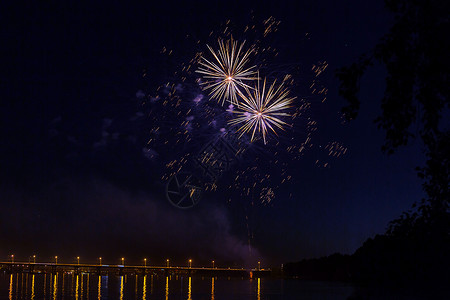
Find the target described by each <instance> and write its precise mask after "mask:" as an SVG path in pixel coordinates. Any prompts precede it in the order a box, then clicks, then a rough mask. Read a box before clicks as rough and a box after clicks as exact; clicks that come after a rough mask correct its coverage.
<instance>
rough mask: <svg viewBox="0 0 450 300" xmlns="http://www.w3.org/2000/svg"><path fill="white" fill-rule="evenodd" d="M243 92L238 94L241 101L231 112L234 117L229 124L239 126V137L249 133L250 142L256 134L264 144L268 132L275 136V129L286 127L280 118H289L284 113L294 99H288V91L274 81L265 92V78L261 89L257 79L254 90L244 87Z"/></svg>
mask: <svg viewBox="0 0 450 300" xmlns="http://www.w3.org/2000/svg"><path fill="white" fill-rule="evenodd" d="M267 85H268V84H267ZM245 92H246V93H245V94H244V93H242V94H240V98H241V101H239V103H238V106H237V109H236V110H233V111H232V112H233V113H234V114H235V117H234V118H233V119H231V120H230V121H229V124H230V125H237V126H240V127H239V128H238V129H237V131H238V132H240V133H241V136H242V135H243V134H244V133H246V132H251V133H252V137H251V141H253V140H254V139H255V136H256V134H258V135H259V134H261V135H262V138H263V141H264V144H266V143H267V140H266V136H267V133H268V131H269V130H270V131H272V132H274V133H275V134H276V131H275V129H276V128H278V129H280V130H283V126H286V125H287V123H286V122H284V121H283V120H281V119H280V117H288V116H290V114H288V113H287V112H285V111H286V110H287V109H289V108H290V107H291V103H292V101H293V100H294V99H295V97H289V91H288V89H287V88H286V87H285V86H284V83H283V82H282V83H281V84H279V85H278V86H277V85H276V81H274V82H273V83H272V84H271V85H270V86H269V88H268V89H267V90H266V78H264V81H263V84H262V87H261V86H260V80H259V79H258V83H257V85H256V87H255V88H254V89H249V88H248V87H245Z"/></svg>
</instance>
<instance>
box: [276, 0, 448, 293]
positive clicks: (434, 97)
mask: <svg viewBox="0 0 450 300" xmlns="http://www.w3.org/2000/svg"><path fill="white" fill-rule="evenodd" d="M385 3H386V8H387V9H388V10H389V11H391V12H392V13H393V14H394V15H395V22H394V24H393V26H392V27H391V29H390V31H389V32H388V33H387V34H386V35H385V36H383V37H382V39H381V40H380V42H379V43H378V44H377V45H375V47H374V48H373V49H372V50H371V51H370V52H368V53H365V54H363V55H362V56H361V57H360V58H359V60H358V61H357V62H355V63H353V64H352V65H350V66H348V67H343V68H341V69H339V70H338V71H337V74H336V75H337V77H338V79H339V80H340V83H341V85H340V89H339V93H340V95H341V96H343V97H344V98H345V99H346V100H347V102H348V106H346V107H345V108H344V109H343V112H344V114H345V115H346V117H347V119H348V120H352V119H354V118H355V117H357V114H358V111H359V107H360V103H361V101H360V99H359V98H358V92H359V88H360V80H361V77H362V76H363V75H364V73H365V72H366V70H367V69H368V68H369V67H370V66H372V65H373V64H375V63H379V64H382V65H384V66H385V67H386V71H387V77H386V89H385V91H384V97H383V99H381V115H380V116H379V117H378V118H377V119H376V120H375V123H376V124H377V125H378V127H379V128H381V129H383V130H384V131H385V133H386V138H385V143H384V145H383V146H382V150H383V151H384V152H385V153H387V154H390V153H393V152H395V151H397V149H398V148H399V147H401V146H405V145H407V144H408V143H409V141H410V140H413V139H420V140H421V144H422V145H423V147H424V155H425V157H426V163H425V166H420V167H417V168H416V170H417V171H418V176H419V177H420V178H422V179H423V188H424V191H425V192H426V194H427V197H426V198H425V199H423V200H422V201H420V202H419V203H415V204H414V205H413V207H412V209H411V210H408V211H407V212H405V213H403V214H402V215H401V216H400V218H398V219H396V220H394V221H392V222H391V223H390V224H389V226H388V229H387V231H386V233H385V234H382V235H377V236H376V237H375V238H373V239H368V240H367V241H366V242H365V243H364V244H363V245H362V246H361V247H360V248H359V249H358V250H356V252H355V253H353V254H352V255H340V254H334V255H331V256H328V257H323V258H319V259H307V260H302V261H300V262H297V263H288V264H286V265H285V269H284V271H285V274H286V275H288V276H297V277H300V278H304V279H314V280H341V281H351V282H354V283H359V284H370V283H375V284H382V285H385V286H392V287H399V286H405V285H409V286H413V285H415V284H417V285H418V286H424V285H434V286H439V285H441V287H446V286H447V285H448V283H449V282H450V209H449V207H450V205H449V203H450V127H449V126H450V123H449V120H450V89H449V87H450V85H449V79H450V74H449V73H450V56H449V55H448V54H449V53H450V42H449V40H448V33H449V32H450V18H449V16H448V12H449V11H450V1H439V0H429V1H418V0H385ZM361 100H364V99H361Z"/></svg>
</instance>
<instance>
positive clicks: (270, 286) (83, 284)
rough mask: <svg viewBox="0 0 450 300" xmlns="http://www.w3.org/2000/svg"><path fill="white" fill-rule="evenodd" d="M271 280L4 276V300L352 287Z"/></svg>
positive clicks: (322, 292) (321, 294)
mask: <svg viewBox="0 0 450 300" xmlns="http://www.w3.org/2000/svg"><path fill="white" fill-rule="evenodd" d="M299 282H300V281H286V280H283V279H271V278H254V279H245V278H227V277H197V276H192V277H191V276H188V275H178V276H163V275H156V274H148V275H130V274H128V275H122V276H115V275H110V276H104V275H103V276H100V275H97V274H92V273H91V274H89V273H80V274H73V273H57V274H28V273H20V274H17V273H16V274H10V275H9V274H6V273H0V299H10V300H12V299H32V300H35V299H62V298H64V299H77V300H78V299H80V300H81V299H98V300H100V299H120V300H123V299H143V300H147V299H166V300H169V299H187V300H193V299H195V300H198V299H211V300H217V299H257V300H263V299H298V298H301V299H317V298H319V299H322V298H324V299H347V298H348V296H350V295H351V294H352V292H353V287H351V286H349V285H343V284H328V285H327V284H326V283H318V284H316V285H311V284H308V283H305V282H303V283H301V284H300V287H297V285H298V283H299Z"/></svg>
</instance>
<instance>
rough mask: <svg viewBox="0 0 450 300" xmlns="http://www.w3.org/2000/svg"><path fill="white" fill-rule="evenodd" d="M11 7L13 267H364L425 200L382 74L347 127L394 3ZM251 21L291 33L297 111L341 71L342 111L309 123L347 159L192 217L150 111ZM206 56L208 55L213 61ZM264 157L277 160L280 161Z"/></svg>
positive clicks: (212, 201)
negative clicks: (145, 263) (314, 69)
mask: <svg viewBox="0 0 450 300" xmlns="http://www.w3.org/2000/svg"><path fill="white" fill-rule="evenodd" d="M165 3H166V2H165ZM286 3H287V2H286ZM2 6H3V7H1V8H0V11H1V13H0V14H1V20H2V21H3V22H2V23H4V25H3V26H1V29H0V36H1V39H2V46H1V51H2V55H1V58H2V59H1V60H2V63H1V65H2V67H1V72H0V76H1V77H0V90H1V95H2V96H1V106H0V107H1V109H0V112H1V123H0V124H1V125H0V130H1V136H2V138H1V141H0V144H1V147H0V149H1V150H0V151H1V155H0V176H1V178H0V205H1V206H0V259H3V260H6V259H7V256H8V255H9V254H15V256H16V257H17V258H18V259H20V258H22V259H23V260H26V259H27V258H28V256H29V255H33V254H37V256H38V260H39V259H41V260H50V259H51V257H53V256H55V255H58V257H60V259H61V261H72V260H73V259H74V257H75V256H80V257H82V259H85V260H86V261H95V260H96V258H97V257H99V256H102V257H104V262H108V261H109V262H111V263H116V262H119V258H120V257H126V259H127V260H128V261H130V262H135V263H139V261H140V260H141V259H142V258H143V257H147V258H148V260H149V261H153V262H155V264H163V261H164V259H165V258H170V259H171V261H173V262H174V264H180V265H181V264H185V263H186V261H187V259H189V258H192V259H193V260H194V262H195V263H197V264H202V263H204V264H206V263H207V262H209V261H210V260H212V259H215V260H216V262H217V263H218V264H223V265H231V264H236V265H242V266H246V265H251V264H254V262H255V261H258V260H261V261H262V262H263V263H264V264H269V265H279V264H281V263H284V262H287V261H296V260H300V259H302V258H308V257H319V256H323V255H329V254H332V253H335V252H341V253H347V254H351V253H353V252H354V251H355V250H356V249H357V248H358V247H359V246H361V245H362V243H363V242H364V241H365V240H366V239H367V238H369V237H373V236H374V235H375V234H377V233H383V232H384V231H385V229H386V226H387V224H388V222H389V221H390V220H392V219H394V218H396V217H398V216H399V215H400V214H401V212H402V211H404V210H407V209H409V208H410V207H411V205H412V203H413V202H415V201H418V200H420V199H421V198H422V197H423V196H424V194H423V192H422V188H421V181H420V180H419V179H418V178H417V176H416V172H415V171H414V168H415V167H416V166H418V165H421V164H422V163H423V161H424V158H423V156H422V154H421V153H422V152H421V145H420V144H419V143H418V142H416V143H413V144H412V145H410V146H408V147H405V148H401V149H399V150H398V151H397V153H395V154H394V155H390V156H388V155H386V154H383V153H382V151H381V145H382V143H383V140H384V133H383V132H382V131H381V130H378V129H377V128H376V125H375V124H374V123H373V120H374V119H375V118H376V117H377V116H378V115H379V113H380V107H379V104H380V99H381V98H382V95H383V90H384V77H385V71H384V70H383V68H382V67H381V66H375V67H374V68H373V69H371V71H370V72H368V73H367V75H366V76H365V77H364V78H363V82H362V85H361V93H360V98H361V99H362V100H363V101H362V103H363V105H362V107H361V111H360V115H359V116H358V118H357V119H356V120H355V121H352V122H350V123H343V122H342V120H341V114H340V109H341V108H342V106H344V105H345V101H344V100H343V99H342V98H340V97H339V96H338V93H337V90H338V84H339V83H338V81H337V79H336V78H335V75H334V72H335V70H336V69H337V68H339V67H342V66H345V65H348V64H350V63H351V62H353V61H355V60H356V59H357V58H358V56H359V55H360V54H362V53H364V52H365V51H368V50H370V49H371V47H373V46H374V45H375V43H376V42H377V41H378V40H379V39H380V38H381V37H382V35H383V34H384V33H385V32H387V30H388V29H389V26H390V24H391V22H392V18H391V16H390V15H389V14H388V13H387V11H386V10H385V9H384V7H383V1H374V0H371V1H347V0H346V1H339V2H336V1H330V0H328V1H325V0H323V1H308V2H306V1H298V3H297V4H295V5H294V4H285V3H284V2H280V1H273V2H269V3H264V4H263V3H262V2H258V4H255V5H252V4H249V3H248V4H242V3H239V2H236V3H233V2H229V1H220V2H214V1H210V2H206V3H200V2H199V3H197V4H193V3H189V4H187V3H186V4H178V3H176V2H174V3H166V4H162V1H161V2H155V3H153V2H152V1H148V2H147V3H146V4H140V5H131V4H125V3H119V1H109V2H108V3H106V2H105V4H89V5H82V4H75V2H74V3H73V4H71V5H70V4H64V5H63V4H58V5H54V4H52V5H50V4H39V5H38V4H29V5H26V6H21V7H8V6H6V5H5V4H2ZM251 16H253V17H254V19H253V20H254V22H255V23H262V22H263V21H264V20H266V19H268V18H269V17H271V16H273V17H274V18H275V19H276V20H278V21H281V23H280V24H279V26H278V30H277V32H275V33H274V34H273V38H272V39H271V40H270V41H269V43H270V44H272V45H273V47H276V48H277V49H278V51H279V53H280V63H279V65H280V66H281V65H283V66H285V65H287V66H289V65H296V66H300V72H298V73H296V74H297V75H298V74H300V75H298V76H297V77H295V75H294V80H295V82H296V84H297V89H293V91H292V94H293V96H297V97H298V98H302V97H307V96H308V95H306V94H302V95H300V94H296V93H297V91H299V90H302V85H306V84H307V83H306V81H307V80H308V75H306V74H308V72H307V71H309V70H310V69H311V66H312V65H313V64H315V63H316V62H317V61H326V62H327V63H328V68H327V70H326V72H324V74H322V77H321V82H322V84H323V85H324V86H326V87H327V88H328V91H329V92H328V95H327V100H326V102H325V103H324V104H323V105H322V104H321V105H314V106H313V108H312V109H311V110H310V112H309V114H310V115H311V117H312V118H314V120H316V121H317V124H318V129H317V132H316V133H315V134H314V137H313V139H314V143H315V144H317V145H319V144H324V145H325V144H326V142H327V141H339V143H341V144H342V145H345V147H346V148H348V150H347V152H346V154H345V155H342V156H341V157H339V158H338V159H334V160H333V161H332V162H330V165H329V167H327V168H321V167H318V166H317V164H316V163H315V161H316V160H317V155H318V154H317V153H316V152H315V151H316V150H314V149H316V148H312V149H311V150H310V151H309V152H307V153H306V154H305V155H304V156H302V158H301V159H300V160H299V161H297V162H296V163H295V165H294V167H293V168H294V169H295V172H291V175H292V179H291V180H290V182H288V183H286V184H284V185H282V186H281V187H280V188H279V189H278V190H277V191H276V192H275V195H276V196H275V198H274V199H273V200H272V201H271V202H270V203H268V204H265V205H260V204H254V205H252V204H251V202H252V201H253V200H254V199H253V200H251V199H246V198H245V197H237V198H236V197H234V198H233V199H232V201H228V196H227V195H226V193H213V192H212V193H208V194H205V196H204V198H203V199H202V200H201V202H200V203H199V204H198V205H197V206H195V207H194V208H192V209H190V210H179V209H177V208H174V207H173V206H171V205H170V203H169V202H168V201H167V200H166V199H165V197H164V183H163V182H162V181H161V180H158V178H160V177H161V174H160V171H161V169H160V168H159V167H158V164H161V163H162V162H161V161H156V162H155V161H152V160H150V159H148V157H146V156H145V155H144V154H143V151H142V149H143V147H145V145H146V143H147V141H148V139H149V137H150V128H153V127H154V126H155V124H154V123H152V122H154V119H152V117H151V116H150V115H149V109H148V107H147V106H145V105H143V104H142V98H146V97H150V96H151V95H154V91H155V89H156V88H157V87H158V86H159V85H161V84H164V83H165V82H167V81H168V80H169V79H168V78H169V77H170V76H171V74H172V73H173V71H174V70H175V69H176V68H177V67H178V66H179V64H180V62H183V61H189V60H190V59H191V58H192V57H193V56H194V55H195V51H194V50H197V49H199V48H201V49H202V50H205V49H206V45H205V44H206V43H209V44H214V43H215V41H216V38H215V37H214V36H213V37H211V36H209V34H210V32H211V31H220V30H221V29H222V28H223V24H225V22H226V21H227V20H230V21H231V24H233V26H234V27H235V28H243V27H245V25H246V24H247V23H248V22H249V21H250V19H251ZM187 36H189V38H186V37H187ZM191 40H200V41H201V43H200V44H199V45H196V46H195V47H199V48H195V47H193V46H192V43H191ZM164 47H165V48H166V49H171V50H172V51H173V54H172V57H173V58H172V57H171V58H168V57H167V56H164V53H161V51H162V49H163V48H164ZM202 47H203V48H202ZM144 74H145V75H144ZM302 74H303V75H302ZM195 76H198V75H195ZM303 90H306V89H303ZM164 126H170V124H169V125H167V124H166V125H164V123H162V124H161V127H164ZM302 130H303V128H301V127H300V126H299V127H297V128H295V134H301V132H302ZM299 132H300V133H299ZM283 134H284V133H280V136H281V137H280V139H283V138H284V137H283ZM287 134H288V133H286V135H287ZM170 146H171V145H168V146H167V147H169V149H170ZM260 147H261V148H262V149H263V150H262V151H263V152H264V153H263V157H270V156H272V155H273V152H274V151H276V150H274V149H275V147H274V146H268V147H265V148H264V145H263V144H261V145H260ZM177 151H178V150H177ZM280 159H285V160H289V157H284V158H283V157H280ZM247 163H248V164H252V163H254V164H255V166H256V167H260V164H264V168H265V170H269V173H270V170H271V168H273V169H274V171H275V168H276V167H275V166H271V165H270V163H268V162H266V163H262V162H261V161H259V162H257V163H256V162H252V161H249V162H247ZM237 168H239V167H237ZM275 173H276V172H274V174H275ZM274 176H276V175H274ZM275 180H276V178H275ZM226 181H227V178H226V177H225V178H224V179H223V182H226ZM219 184H220V181H219Z"/></svg>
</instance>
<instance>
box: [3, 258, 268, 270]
mask: <svg viewBox="0 0 450 300" xmlns="http://www.w3.org/2000/svg"><path fill="white" fill-rule="evenodd" d="M31 257H33V263H36V255H33V256H30V257H29V258H28V262H30V259H31ZM98 259H99V263H100V265H101V264H102V258H101V257H99V258H98ZM121 261H122V265H125V257H122V258H121ZM11 262H12V263H14V254H11ZM188 262H189V268H192V259H189V260H188ZM166 263H167V268H168V267H169V265H170V260H169V259H166ZM214 263H215V262H214V260H213V261H211V264H212V268H213V269H214ZM55 264H58V256H55ZM77 264H78V265H79V264H80V257H79V256H77ZM144 267H147V259H146V258H144ZM258 268H259V269H260V268H261V265H260V262H258Z"/></svg>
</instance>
